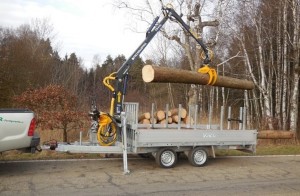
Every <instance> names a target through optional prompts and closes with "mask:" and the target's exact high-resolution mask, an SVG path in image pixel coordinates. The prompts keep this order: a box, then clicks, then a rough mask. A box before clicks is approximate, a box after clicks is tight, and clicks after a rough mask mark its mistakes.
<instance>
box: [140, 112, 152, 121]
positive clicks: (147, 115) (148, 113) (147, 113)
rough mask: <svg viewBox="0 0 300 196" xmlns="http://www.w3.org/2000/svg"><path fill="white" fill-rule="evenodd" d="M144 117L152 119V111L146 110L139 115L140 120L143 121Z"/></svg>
mask: <svg viewBox="0 0 300 196" xmlns="http://www.w3.org/2000/svg"><path fill="white" fill-rule="evenodd" d="M143 119H150V112H146V113H144V114H142V115H140V116H139V118H138V121H139V122H140V121H142V120H143Z"/></svg>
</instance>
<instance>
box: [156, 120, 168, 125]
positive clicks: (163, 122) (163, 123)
mask: <svg viewBox="0 0 300 196" xmlns="http://www.w3.org/2000/svg"><path fill="white" fill-rule="evenodd" d="M166 123H167V121H166V119H162V120H161V121H159V123H158V124H161V125H165V124H166Z"/></svg>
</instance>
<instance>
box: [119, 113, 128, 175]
mask: <svg viewBox="0 0 300 196" xmlns="http://www.w3.org/2000/svg"><path fill="white" fill-rule="evenodd" d="M121 124H122V132H123V133H122V136H123V138H122V144H123V165H124V174H125V175H126V174H129V173H130V171H129V170H128V162H127V129H126V114H125V112H121Z"/></svg>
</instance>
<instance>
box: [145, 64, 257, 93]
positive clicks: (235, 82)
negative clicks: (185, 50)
mask: <svg viewBox="0 0 300 196" xmlns="http://www.w3.org/2000/svg"><path fill="white" fill-rule="evenodd" d="M142 77H143V80H144V82H157V83H185V84H201V85H206V84H208V82H209V80H210V77H209V75H208V74H202V73H198V72H195V71H188V70H182V69H175V68H170V67H159V66H154V65H145V66H144V67H143V69H142ZM213 86H219V87H226V88H234V89H244V90H251V89H253V88H254V83H253V82H252V81H249V80H243V79H236V78H231V77H226V76H218V77H217V79H216V82H215V83H214V85H213Z"/></svg>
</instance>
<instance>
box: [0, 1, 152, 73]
mask: <svg viewBox="0 0 300 196" xmlns="http://www.w3.org/2000/svg"><path fill="white" fill-rule="evenodd" d="M112 2H113V1H112V0H111V1H109V0H101V1H100V0H0V26H2V27H18V26H20V25H22V24H30V23H31V21H32V20H33V19H43V18H48V19H49V20H50V24H52V25H53V28H54V33H55V34H56V38H55V40H54V41H55V42H56V43H53V44H54V46H55V44H57V43H59V54H60V56H61V57H64V55H65V54H71V53H72V52H75V53H76V55H77V57H80V58H82V59H83V63H84V66H85V67H87V68H90V67H91V66H92V60H93V57H94V55H96V54H98V55H99V56H100V58H101V63H102V62H103V61H104V60H105V59H106V56H107V55H109V54H110V55H111V56H112V57H115V56H116V55H118V54H124V55H125V56H126V57H127V58H128V57H129V56H130V55H131V54H132V53H133V52H134V50H135V49H136V48H137V47H138V46H139V44H140V43H141V42H142V41H143V40H144V38H145V34H143V33H136V32H133V31H131V30H130V29H129V27H130V23H131V22H132V21H130V20H131V19H130V15H128V14H126V10H119V9H116V8H114V7H113V6H112V4H111V3H112ZM137 24H138V25H139V23H137ZM140 25H144V24H140ZM146 28H147V27H146V26H145V30H146Z"/></svg>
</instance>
